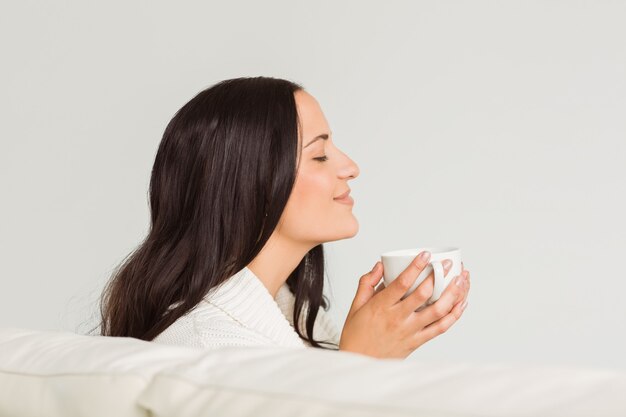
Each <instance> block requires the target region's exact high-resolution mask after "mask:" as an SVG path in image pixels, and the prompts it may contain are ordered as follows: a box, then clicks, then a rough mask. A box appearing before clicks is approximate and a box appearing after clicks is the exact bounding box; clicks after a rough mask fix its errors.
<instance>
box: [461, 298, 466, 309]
mask: <svg viewBox="0 0 626 417" xmlns="http://www.w3.org/2000/svg"><path fill="white" fill-rule="evenodd" d="M465 307H467V300H465V302H464V303H463V304H462V305H461V310H465Z"/></svg>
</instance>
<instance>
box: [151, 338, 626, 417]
mask: <svg viewBox="0 0 626 417" xmlns="http://www.w3.org/2000/svg"><path fill="white" fill-rule="evenodd" d="M625 395H626V373H624V372H618V371H611V370H600V369H584V368H564V367H538V366H525V365H523V364H516V363H508V364H506V363H500V364H478V363H469V362H460V361H457V362H455V361H447V362H430V361H429V362H425V361H417V360H412V359H409V360H405V361H402V360H394V359H385V360H380V359H373V358H370V357H366V356H361V355H356V354H350V353H346V352H330V351H322V350H318V349H307V350H304V351H303V350H300V349H283V350H282V351H279V350H277V349H270V348H258V349H256V350H251V349H250V348H243V347H241V348H230V349H220V350H214V351H212V353H211V354H210V355H205V356H202V357H199V358H198V359H197V360H195V361H193V362H189V363H186V364H184V365H177V366H175V367H173V368H171V369H168V370H164V371H161V372H159V373H158V374H157V375H156V376H155V378H154V380H153V382H152V383H151V384H150V385H149V386H148V387H147V389H146V391H144V392H143V393H142V394H141V395H140V397H139V403H140V404H141V405H142V406H143V407H145V408H147V409H149V410H150V411H151V412H152V413H153V415H154V416H156V417H174V416H176V417H187V416H189V417H191V416H198V417H199V416H229V417H243V416H246V417H247V416H272V417H279V416H285V417H287V416H295V415H307V416H339V415H340V416H342V417H343V416H372V417H373V416H386V417H392V416H424V417H426V416H428V417H437V416H439V417H444V416H445V417H461V416H464V417H477V416H482V417H487V416H494V417H495V416H498V417H503V416H546V417H548V416H549V417H560V416H563V417H577V416H580V417H583V416H584V417H590V416H593V417H598V416H615V417H617V416H620V417H625V416H626V400H625Z"/></svg>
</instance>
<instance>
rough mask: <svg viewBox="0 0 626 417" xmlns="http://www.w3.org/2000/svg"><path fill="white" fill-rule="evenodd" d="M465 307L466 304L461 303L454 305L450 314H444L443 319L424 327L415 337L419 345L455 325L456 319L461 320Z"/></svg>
mask: <svg viewBox="0 0 626 417" xmlns="http://www.w3.org/2000/svg"><path fill="white" fill-rule="evenodd" d="M437 302H439V300H437ZM435 304H437V303H435ZM435 304H433V305H435ZM465 307H467V304H466V305H465V306H463V302H462V301H461V302H458V303H456V304H455V305H454V308H453V309H452V311H451V312H450V313H448V314H446V315H445V316H444V317H442V318H441V319H439V320H437V321H436V322H434V323H431V324H429V325H428V326H426V327H424V328H423V329H422V331H421V332H419V333H418V334H417V335H416V337H419V338H420V341H421V343H424V342H426V341H428V340H430V339H432V338H434V337H436V336H439V335H440V334H442V333H444V332H445V331H447V330H448V329H449V328H450V326H452V325H453V324H454V323H456V321H457V320H458V319H460V318H461V315H462V314H463V311H464V310H465Z"/></svg>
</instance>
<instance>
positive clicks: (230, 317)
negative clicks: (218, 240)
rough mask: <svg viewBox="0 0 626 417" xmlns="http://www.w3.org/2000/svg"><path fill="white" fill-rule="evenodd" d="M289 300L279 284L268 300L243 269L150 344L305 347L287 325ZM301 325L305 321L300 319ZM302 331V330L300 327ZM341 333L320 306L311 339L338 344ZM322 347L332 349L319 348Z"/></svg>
mask: <svg viewBox="0 0 626 417" xmlns="http://www.w3.org/2000/svg"><path fill="white" fill-rule="evenodd" d="M294 303H295V296H294V295H293V293H292V292H291V290H290V289H289V287H288V286H287V284H286V283H285V284H283V285H282V286H281V287H280V288H279V290H278V293H277V294H276V298H275V299H274V298H273V297H272V295H271V294H270V292H269V290H268V289H267V287H265V285H264V284H263V282H262V281H261V280H260V279H259V278H258V277H257V276H256V275H255V274H254V273H253V272H252V271H251V270H250V269H249V268H248V267H244V268H243V269H242V270H241V271H239V272H237V273H236V274H235V275H233V276H231V277H230V278H228V279H227V280H226V281H224V282H223V283H222V284H220V285H218V286H216V287H213V288H211V290H210V291H209V292H208V293H207V295H206V296H205V297H204V298H203V299H202V300H201V301H200V303H198V304H197V305H196V306H195V307H194V308H193V309H191V310H190V311H189V312H187V314H185V315H184V316H182V317H180V318H178V320H176V321H175V322H174V323H173V324H172V325H170V326H169V327H168V328H167V329H165V330H164V331H163V332H162V333H161V334H159V335H158V336H157V337H156V338H155V339H154V341H155V342H158V343H165V344H172V345H186V346H194V347H202V348H220V347H225V346H285V347H298V348H304V347H310V346H311V345H310V344H309V343H308V342H306V341H304V340H302V339H301V338H300V337H299V336H298V334H297V333H296V331H295V329H294V325H293V319H292V317H293V309H294ZM300 321H301V323H302V324H304V321H305V318H304V317H302V316H301V317H300ZM300 328H301V329H304V326H301V327H300ZM340 335H341V332H340V331H339V329H338V328H337V327H336V326H335V324H334V322H333V320H332V319H331V318H330V317H329V314H328V313H327V312H325V311H324V309H323V308H321V307H320V309H319V312H318V313H317V317H316V319H315V325H314V326H313V336H314V338H315V340H317V341H331V342H334V343H337V344H338V343H339V338H340ZM323 346H325V347H335V346H330V345H323Z"/></svg>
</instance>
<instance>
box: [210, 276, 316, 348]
mask: <svg viewBox="0 0 626 417" xmlns="http://www.w3.org/2000/svg"><path fill="white" fill-rule="evenodd" d="M287 293H288V294H287ZM289 295H291V298H292V299H293V294H292V293H291V291H290V290H289V287H288V286H287V284H286V283H285V284H283V285H282V286H281V287H280V289H279V291H278V294H277V299H279V300H281V301H285V300H287V301H289ZM204 299H205V301H207V302H209V303H210V304H213V305H215V306H217V307H219V308H220V309H222V310H223V311H225V312H226V313H227V314H228V315H229V316H231V317H232V318H233V319H235V320H236V321H237V322H239V324H241V325H242V326H244V327H246V328H247V329H248V330H250V331H253V332H256V333H259V334H261V335H262V336H264V337H266V338H267V339H269V340H270V341H271V342H272V343H273V344H275V345H279V346H294V347H303V346H306V344H305V342H304V340H302V339H301V338H300V336H298V334H297V333H296V331H295V329H294V328H293V325H292V323H291V321H290V320H288V319H287V317H289V316H288V313H286V312H283V310H282V309H281V307H280V306H279V304H278V302H277V300H275V299H274V298H273V297H272V295H271V294H270V292H269V290H268V289H267V287H265V285H264V284H263V282H262V281H261V280H260V279H259V278H258V277H257V276H256V275H255V274H254V273H253V272H252V270H250V269H249V268H248V267H244V268H243V269H241V270H240V271H239V272H237V273H236V274H235V275H233V276H231V277H230V278H228V279H227V280H225V281H224V282H222V283H221V284H220V285H218V286H216V287H213V288H211V290H210V291H209V292H208V293H207V295H206V296H205V297H204ZM283 304H284V305H286V306H289V303H288V302H287V303H283ZM287 308H288V307H287ZM291 308H292V310H291V311H293V304H291Z"/></svg>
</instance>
